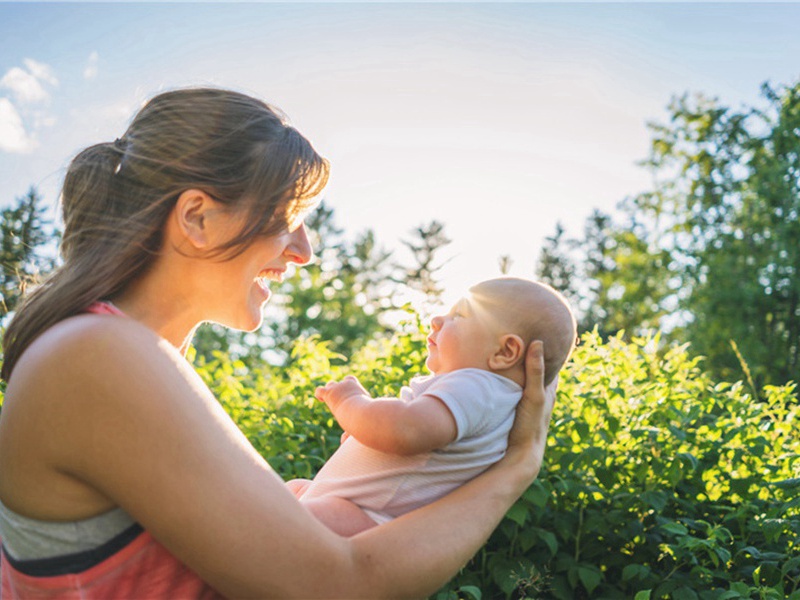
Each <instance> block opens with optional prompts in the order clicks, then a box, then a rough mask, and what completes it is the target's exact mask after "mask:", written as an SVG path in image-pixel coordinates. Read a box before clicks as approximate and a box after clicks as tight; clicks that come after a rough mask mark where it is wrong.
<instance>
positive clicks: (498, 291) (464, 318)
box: [427, 277, 577, 384]
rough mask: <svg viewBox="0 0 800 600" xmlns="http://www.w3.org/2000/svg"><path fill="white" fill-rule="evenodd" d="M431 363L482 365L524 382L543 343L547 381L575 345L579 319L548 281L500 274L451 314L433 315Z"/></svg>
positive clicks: (435, 368)
mask: <svg viewBox="0 0 800 600" xmlns="http://www.w3.org/2000/svg"><path fill="white" fill-rule="evenodd" d="M431 329H432V331H431V335H430V337H429V339H428V348H429V356H428V361H427V365H428V368H429V369H430V370H431V372H433V373H437V374H440V373H447V372H450V371H454V370H456V369H463V368H469V367H472V368H478V369H485V370H489V371H493V372H495V373H498V374H501V375H505V376H506V377H509V378H511V379H514V380H515V381H517V382H518V383H522V382H524V368H525V351H526V349H527V347H528V345H529V344H530V343H531V341H533V340H541V341H542V342H543V343H544V359H545V384H549V383H550V382H551V381H552V380H553V379H554V378H555V376H556V375H557V374H558V371H559V369H561V366H562V365H563V364H564V363H565V362H566V360H567V358H569V355H570V353H571V352H572V349H573V347H574V345H575V339H576V333H577V332H576V324H575V317H574V316H573V315H572V311H571V310H570V308H569V305H568V304H567V302H566V300H565V299H564V297H563V296H562V295H561V294H559V293H558V292H557V291H555V290H554V289H553V288H551V287H550V286H548V285H545V284H543V283H538V282H536V281H530V280H527V279H518V278H515V277H501V278H498V279H490V280H488V281H483V282H481V283H479V284H477V285H475V286H473V287H472V288H470V290H469V294H468V295H467V296H466V297H464V298H462V299H461V300H459V301H458V302H457V303H456V304H455V306H453V308H452V309H451V310H450V312H449V313H448V314H447V315H443V316H439V317H434V319H433V320H432V321H431Z"/></svg>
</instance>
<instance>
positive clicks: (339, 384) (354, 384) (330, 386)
mask: <svg viewBox="0 0 800 600" xmlns="http://www.w3.org/2000/svg"><path fill="white" fill-rule="evenodd" d="M314 395H315V396H316V397H317V399H318V400H322V401H323V402H324V403H325V404H327V405H328V408H330V409H331V411H335V410H336V409H337V408H338V406H339V405H340V404H341V403H342V402H344V401H345V400H347V399H348V398H353V397H360V398H365V399H370V395H369V392H367V390H365V389H364V386H362V385H361V383H360V382H359V381H358V379H356V378H355V377H353V376H352V375H348V376H347V377H345V378H344V379H342V380H341V381H329V382H328V383H327V384H325V386H324V387H318V388H317V389H316V390H314Z"/></svg>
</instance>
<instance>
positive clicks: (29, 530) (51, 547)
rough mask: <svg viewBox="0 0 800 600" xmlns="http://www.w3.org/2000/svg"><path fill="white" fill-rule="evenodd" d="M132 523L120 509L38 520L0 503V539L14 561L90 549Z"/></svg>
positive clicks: (106, 540)
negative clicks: (77, 517)
mask: <svg viewBox="0 0 800 600" xmlns="http://www.w3.org/2000/svg"><path fill="white" fill-rule="evenodd" d="M134 523H135V521H134V520H133V519H132V518H131V517H130V515H128V513H126V512H125V511H124V510H122V509H121V508H115V509H112V510H110V511H108V512H105V513H103V514H101V515H97V516H94V517H89V518H88V519H82V520H80V521H41V520H39V519H31V518H29V517H25V516H23V515H20V514H17V513H15V512H14V511H12V510H10V509H9V508H7V507H6V506H5V505H4V504H3V503H2V502H0V538H2V540H3V548H4V549H5V550H6V552H8V554H9V555H10V556H11V558H13V559H15V560H33V559H41V558H52V557H56V556H64V555H68V554H74V553H76V552H83V551H85V550H92V549H94V548H97V547H98V546H102V545H103V544H104V543H106V542H108V541H109V540H111V539H113V538H114V537H116V536H117V535H119V534H120V533H122V532H123V531H125V530H126V529H127V528H129V527H130V526H131V525H133V524H134Z"/></svg>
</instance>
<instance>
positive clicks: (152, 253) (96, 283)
mask: <svg viewBox="0 0 800 600" xmlns="http://www.w3.org/2000/svg"><path fill="white" fill-rule="evenodd" d="M327 178H328V163H327V161H325V160H324V159H323V158H321V157H320V156H319V155H318V154H317V153H316V152H315V151H314V149H313V148H312V147H311V144H310V143H309V142H308V140H306V139H305V138H304V137H303V136H302V135H300V133H298V132H297V131H296V130H295V129H293V128H292V127H290V126H288V125H287V124H286V123H285V119H284V118H283V117H282V116H281V115H280V114H279V113H278V112H277V111H276V110H275V109H273V108H272V107H269V106H268V105H266V104H264V103H263V102H261V101H259V100H256V99H254V98H251V97H249V96H246V95H244V94H239V93H237V92H232V91H227V90H218V89H208V88H201V89H187V90H177V91H172V92H166V93H164V94H161V95H159V96H156V97H155V98H153V99H152V100H151V101H150V102H149V103H148V104H146V105H145V106H144V107H143V108H142V110H141V111H140V112H139V114H138V115H137V116H136V117H135V118H134V120H133V121H132V123H131V125H130V127H129V128H128V131H127V132H126V133H125V135H124V136H123V137H122V138H119V139H117V140H116V141H115V142H113V143H104V144H97V145H94V146H90V147H89V148H86V149H85V150H83V151H82V152H81V153H80V154H78V155H77V156H76V157H75V158H74V159H73V160H72V162H71V164H70V166H69V169H68V171H67V174H66V177H65V178H64V186H63V192H62V197H61V201H62V214H63V220H64V235H63V238H62V242H61V255H62V257H63V259H64V262H63V264H62V265H61V266H60V267H58V268H57V269H56V270H55V271H54V272H53V273H52V274H51V275H50V276H49V277H48V278H47V279H45V281H44V282H43V283H42V284H41V285H39V286H38V287H37V288H35V289H34V290H33V291H32V292H30V293H29V294H28V295H27V296H26V297H25V298H24V299H23V300H22V302H21V303H20V304H19V306H18V307H17V311H16V314H15V315H14V317H13V319H12V320H11V322H10V323H9V325H8V328H7V329H6V332H5V335H4V337H3V349H4V358H3V366H2V370H1V371H0V377H2V378H3V379H5V380H6V381H7V380H8V379H9V377H10V375H11V373H12V371H13V369H14V366H15V365H16V363H17V361H18V360H19V357H20V356H21V354H22V353H23V352H24V351H25V349H26V348H27V347H28V346H29V345H30V344H31V343H32V342H33V341H34V340H35V339H36V338H37V337H38V336H39V335H41V334H42V333H43V332H44V331H46V330H47V329H48V328H50V327H52V326H53V325H55V324H56V323H58V322H59V321H62V320H64V319H66V318H68V317H71V316H74V315H77V314H79V313H81V312H83V311H84V310H85V309H86V308H87V307H88V306H89V305H90V304H92V303H93V302H96V301H98V300H102V299H113V298H114V296H115V295H117V294H119V293H121V292H122V291H123V290H124V289H125V288H126V287H127V286H128V285H129V284H130V283H131V282H132V281H134V280H135V279H136V278H137V277H139V276H140V275H141V274H142V273H143V272H144V271H145V270H146V269H147V268H148V267H149V266H150V265H151V264H152V262H153V261H154V260H155V258H156V257H157V256H158V254H159V251H160V248H161V241H162V231H163V227H164V224H165V223H166V220H167V217H168V216H169V213H170V211H171V210H172V208H173V206H174V204H175V201H176V200H177V198H178V196H179V195H180V194H181V193H182V192H183V191H185V190H187V189H193V188H196V189H201V190H203V191H205V192H206V193H208V194H209V195H210V196H211V197H212V198H214V199H215V200H217V201H218V202H221V203H223V204H226V205H229V206H231V207H233V208H236V209H241V210H247V211H248V219H246V222H247V225H246V226H245V227H244V228H243V230H242V231H241V232H240V233H239V234H238V235H236V236H234V238H233V239H232V240H231V241H230V242H228V243H227V244H225V245H224V246H223V247H221V248H219V249H218V250H219V252H220V253H222V252H223V251H225V250H230V251H232V253H233V255H236V254H238V253H240V252H242V251H243V250H244V249H245V248H246V247H247V245H248V244H249V243H250V242H251V241H252V239H254V238H255V237H256V236H257V235H261V234H264V233H273V232H275V231H277V230H279V229H280V228H282V227H283V226H284V225H285V223H286V222H287V220H291V219H293V218H295V216H296V215H297V213H299V212H302V211H304V210H305V209H306V208H307V207H308V206H309V205H310V204H311V202H310V201H311V200H312V199H313V198H315V197H316V196H317V195H318V194H319V193H320V192H321V191H322V188H323V187H324V186H325V184H326V183H327Z"/></svg>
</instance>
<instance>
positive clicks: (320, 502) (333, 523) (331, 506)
mask: <svg viewBox="0 0 800 600" xmlns="http://www.w3.org/2000/svg"><path fill="white" fill-rule="evenodd" d="M301 503H302V504H303V506H305V507H306V508H307V509H308V510H310V511H311V514H313V515H314V516H315V517H316V518H317V519H319V520H320V521H321V522H322V524H323V525H325V526H326V527H327V528H328V529H330V530H331V531H333V532H334V533H336V534H339V535H341V536H343V537H350V536H351V535H355V534H357V533H361V532H362V531H365V530H367V529H370V528H371V527H375V526H376V525H377V523H375V521H373V520H372V519H371V518H370V517H368V516H367V513H365V512H364V511H363V510H361V508H359V506H358V505H357V504H355V503H353V502H350V500H345V499H344V498H337V497H335V496H325V497H322V498H311V499H309V500H303V501H301Z"/></svg>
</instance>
